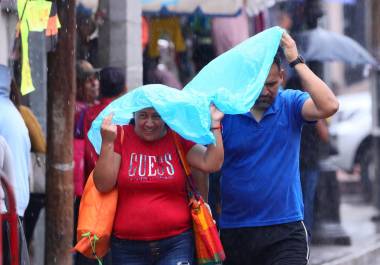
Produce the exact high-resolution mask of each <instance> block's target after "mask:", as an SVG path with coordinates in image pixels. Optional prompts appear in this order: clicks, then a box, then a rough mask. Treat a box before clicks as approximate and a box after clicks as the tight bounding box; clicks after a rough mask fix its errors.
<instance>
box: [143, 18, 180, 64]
mask: <svg viewBox="0 0 380 265" xmlns="http://www.w3.org/2000/svg"><path fill="white" fill-rule="evenodd" d="M149 33H150V39H149V47H148V55H149V56H150V57H152V58H154V57H158V56H160V51H159V48H158V39H160V38H163V37H164V38H165V37H169V38H170V39H171V40H172V41H173V43H174V46H175V50H176V52H183V51H185V50H186V44H185V40H184V39H183V36H182V31H181V25H180V23H179V18H178V17H165V18H153V19H151V20H150V22H149Z"/></svg>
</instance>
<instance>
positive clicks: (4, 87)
mask: <svg viewBox="0 0 380 265" xmlns="http://www.w3.org/2000/svg"><path fill="white" fill-rule="evenodd" d="M10 85H11V72H10V70H9V68H8V67H7V66H5V65H0V135H1V136H2V137H3V138H4V139H5V141H6V142H7V144H8V145H9V149H10V150H11V168H12V170H13V173H14V178H12V179H13V181H11V183H10V185H11V187H12V188H13V191H14V195H15V200H16V212H17V215H18V217H19V219H18V230H19V235H20V246H19V247H20V261H21V264H29V255H28V248H27V245H26V241H25V235H24V231H23V227H22V219H23V217H24V213H25V209H26V207H27V206H28V203H29V175H30V165H31V164H30V149H31V144H30V139H29V133H28V129H27V127H26V125H25V122H24V120H23V118H22V116H21V114H20V112H19V111H18V110H17V108H16V106H15V105H14V104H13V102H12V101H11V99H10ZM3 232H4V235H8V228H7V227H6V224H5V227H4V226H3ZM4 237H5V238H7V236H4ZM4 264H10V262H9V260H8V261H7V260H5V261H4Z"/></svg>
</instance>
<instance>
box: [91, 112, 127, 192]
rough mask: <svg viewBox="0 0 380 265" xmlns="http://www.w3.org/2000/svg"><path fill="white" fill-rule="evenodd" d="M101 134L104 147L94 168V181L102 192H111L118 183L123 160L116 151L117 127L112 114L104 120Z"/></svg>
mask: <svg viewBox="0 0 380 265" xmlns="http://www.w3.org/2000/svg"><path fill="white" fill-rule="evenodd" d="M101 135H102V147H101V149H100V154H99V158H98V161H97V162H96V165H95V169H94V183H95V186H96V188H97V189H98V190H99V191H100V192H109V191H111V190H112V189H113V188H114V187H115V185H116V181H117V176H118V173H119V168H120V161H121V156H120V155H119V154H118V153H115V151H114V141H115V139H116V136H117V128H116V125H114V124H112V115H110V116H107V117H106V118H105V119H104V120H103V123H102V127H101Z"/></svg>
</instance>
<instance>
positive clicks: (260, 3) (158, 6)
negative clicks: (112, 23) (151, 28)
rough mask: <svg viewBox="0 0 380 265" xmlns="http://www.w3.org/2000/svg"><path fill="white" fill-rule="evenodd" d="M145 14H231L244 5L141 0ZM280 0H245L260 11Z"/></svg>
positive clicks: (236, 0) (238, 1)
mask: <svg viewBox="0 0 380 265" xmlns="http://www.w3.org/2000/svg"><path fill="white" fill-rule="evenodd" d="M141 1H142V10H143V12H144V13H145V14H150V13H151V14H193V13H201V14H204V15H212V16H233V15H236V14H238V13H239V12H240V11H241V9H242V8H243V7H244V2H245V1H244V0H141ZM276 2H280V0H247V7H248V8H249V9H251V10H252V11H253V12H254V13H257V12H260V11H262V10H264V9H266V8H268V7H270V6H272V5H274V4H275V3H276Z"/></svg>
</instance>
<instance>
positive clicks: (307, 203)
mask: <svg viewBox="0 0 380 265" xmlns="http://www.w3.org/2000/svg"><path fill="white" fill-rule="evenodd" d="M318 178H319V170H318V169H309V170H301V185H302V196H303V204H304V223H305V226H306V229H307V231H308V232H309V234H310V235H311V232H312V229H313V223H314V202H315V193H316V190H317V185H318Z"/></svg>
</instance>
